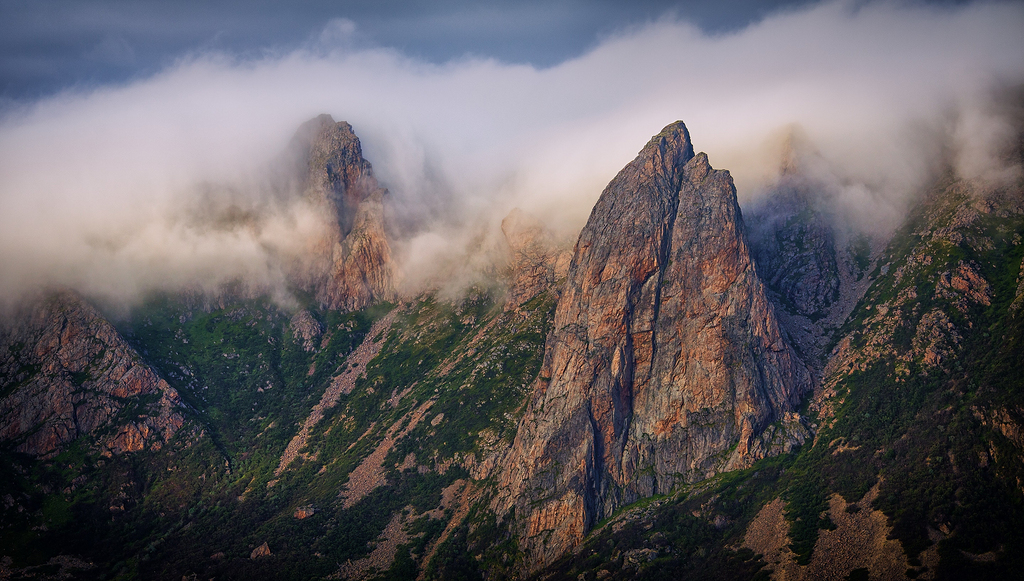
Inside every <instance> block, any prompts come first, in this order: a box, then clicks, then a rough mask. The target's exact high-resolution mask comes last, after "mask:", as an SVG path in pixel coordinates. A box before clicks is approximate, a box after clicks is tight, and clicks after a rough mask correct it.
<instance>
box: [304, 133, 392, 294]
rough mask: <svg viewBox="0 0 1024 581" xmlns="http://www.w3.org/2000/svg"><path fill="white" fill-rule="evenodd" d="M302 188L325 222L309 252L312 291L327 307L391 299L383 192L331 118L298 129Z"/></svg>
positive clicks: (351, 136)
mask: <svg viewBox="0 0 1024 581" xmlns="http://www.w3.org/2000/svg"><path fill="white" fill-rule="evenodd" d="M293 147H296V148H298V149H299V150H301V151H302V154H301V155H302V164H303V171H304V172H305V175H306V178H305V183H304V189H305V191H306V193H307V196H309V197H310V199H311V200H312V201H313V203H314V204H315V205H316V206H317V207H318V208H319V209H320V211H321V212H322V213H323V215H324V216H325V217H326V219H327V222H328V228H327V232H326V234H325V236H324V238H323V239H322V240H320V241H319V242H318V244H317V247H316V248H315V249H314V254H315V261H314V262H315V267H314V268H315V270H316V273H315V274H314V275H313V280H312V286H313V287H314V290H315V292H316V297H317V300H318V301H319V302H320V303H321V305H323V306H324V307H326V308H330V309H342V310H347V311H351V310H358V309H361V308H364V307H366V306H368V305H370V304H372V303H374V302H376V301H380V300H392V299H394V298H395V290H394V272H393V270H392V261H391V247H390V245H389V243H388V239H387V234H386V232H385V227H384V200H385V197H386V196H387V193H388V192H387V190H386V189H385V188H382V187H381V186H380V185H379V184H378V183H377V178H376V177H374V175H373V168H372V167H371V166H370V162H368V161H366V160H365V159H364V158H363V153H362V148H361V146H360V144H359V138H358V137H356V135H355V133H353V131H352V126H351V125H349V124H348V123H345V122H344V121H342V122H338V123H335V122H334V119H332V118H331V116H330V115H320V116H319V117H317V118H315V119H313V120H311V121H308V122H306V123H305V124H303V125H302V127H300V128H299V131H298V132H297V134H296V136H295V139H294V141H293Z"/></svg>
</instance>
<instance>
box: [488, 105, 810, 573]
mask: <svg viewBox="0 0 1024 581" xmlns="http://www.w3.org/2000/svg"><path fill="white" fill-rule="evenodd" d="M809 388H810V376H809V373H808V372H807V370H806V368H805V367H804V365H803V364H802V363H801V362H800V361H799V360H798V359H797V358H796V355H795V353H794V352H793V350H792V348H791V347H790V346H789V344H788V343H787V341H786V339H785V337H784V336H783V335H782V333H781V332H780V330H779V326H778V322H777V321H776V319H775V315H774V312H773V308H772V306H771V304H770V303H769V302H768V300H767V299H766V297H765V292H764V288H763V286H762V284H761V282H760V280H759V279H758V277H757V274H756V269H755V267H754V264H753V261H752V260H751V258H750V254H749V251H748V249H747V245H746V242H745V240H744V235H743V224H742V218H741V217H740V210H739V206H738V205H737V202H736V193H735V189H734V188H733V185H732V179H731V178H730V177H729V175H728V173H727V172H723V171H717V170H714V169H712V168H711V166H710V165H709V164H708V160H707V156H706V155H704V154H699V155H696V156H695V155H694V154H693V148H692V146H691V145H690V139H689V135H688V133H687V131H686V127H685V126H684V125H683V124H682V123H675V124H673V125H670V126H668V127H666V128H665V129H664V130H663V131H662V132H661V133H659V134H658V135H657V136H655V137H654V138H653V139H652V140H651V141H650V142H649V143H648V144H647V146H646V147H644V149H643V150H642V151H641V152H640V154H639V155H638V156H637V158H636V159H635V160H634V161H633V162H631V163H630V164H629V165H627V166H626V167H625V168H624V169H623V170H622V171H621V172H619V174H618V175H617V176H616V177H615V179H614V180H612V182H611V183H610V184H609V185H608V187H607V188H606V189H605V191H604V193H603V194H602V195H601V197H600V199H598V201H597V204H596V206H595V207H594V210H593V212H592V213H591V215H590V219H589V220H588V222H587V225H586V226H585V227H584V228H583V231H582V232H581V233H580V237H579V241H578V242H577V244H576V249H575V251H574V254H573V258H572V263H571V265H570V266H569V272H568V276H567V280H566V283H565V288H564V290H563V291H562V296H561V298H560V299H559V302H558V308H557V310H556V311H555V330H554V332H553V333H552V335H551V337H550V338H549V340H548V348H547V350H546V352H545V360H544V366H543V367H542V369H541V374H540V379H539V380H538V382H537V384H536V385H535V387H534V394H533V395H532V396H531V401H530V404H529V408H528V409H527V412H526V415H525V416H524V418H523V420H522V421H521V423H520V426H519V430H518V432H517V434H516V439H515V442H514V444H513V448H512V450H511V452H510V454H509V457H508V458H507V460H506V463H507V465H508V466H509V467H510V468H509V470H507V471H506V472H505V473H504V474H503V475H502V476H501V480H502V485H503V486H505V487H507V488H508V489H509V490H508V492H507V494H508V498H509V500H508V501H507V504H509V505H514V506H515V507H516V509H517V513H516V514H517V516H518V517H519V518H521V519H524V520H525V521H526V525H525V531H524V532H523V538H524V541H525V548H526V550H527V551H528V553H530V555H531V557H532V558H535V559H536V562H537V563H538V564H543V563H546V562H549V561H550V560H552V559H553V558H555V557H557V556H559V555H561V554H563V553H564V552H565V551H566V550H568V549H571V548H572V547H574V546H575V545H577V544H578V543H579V542H580V541H581V540H582V538H583V536H584V535H585V534H586V533H587V532H588V531H589V530H590V529H591V528H592V527H593V525H594V523H595V522H597V521H598V520H600V519H602V518H605V517H608V516H611V515H612V514H613V513H614V512H615V510H616V509H617V508H619V507H620V506H623V505H625V504H629V503H632V502H635V501H636V500H638V499H641V498H645V497H649V496H651V495H653V494H664V493H666V492H669V491H671V490H672V489H674V488H675V487H676V486H677V485H679V484H682V483H689V482H695V481H698V480H704V479H706V478H708V477H710V476H712V475H714V474H715V473H717V472H720V471H722V470H729V469H735V468H739V467H745V466H748V465H749V464H750V463H752V462H753V461H754V460H757V459H759V458H762V457H764V456H765V455H766V454H768V453H769V452H770V451H771V450H773V448H776V449H777V451H778V450H781V449H783V448H784V447H788V446H791V445H792V443H793V442H789V441H786V442H784V443H783V442H773V436H775V431H774V430H772V431H770V432H769V433H767V434H766V433H765V432H766V430H767V429H768V428H769V426H770V425H771V424H773V423H775V422H780V423H781V422H782V420H783V419H784V418H786V414H787V412H793V410H794V409H795V407H796V405H797V404H798V403H799V401H800V396H801V395H802V394H803V393H804V392H806V391H807V390H808V389H809ZM790 423H792V424H794V425H795V426H799V425H800V424H799V422H798V421H795V420H791V421H790ZM762 436H764V437H763V438H762ZM787 437H789V438H793V439H794V442H796V443H800V442H802V440H803V438H804V437H805V435H803V434H801V433H800V431H799V430H798V431H796V432H795V433H794V434H791V435H790V434H787Z"/></svg>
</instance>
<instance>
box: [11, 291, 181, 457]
mask: <svg viewBox="0 0 1024 581" xmlns="http://www.w3.org/2000/svg"><path fill="white" fill-rule="evenodd" d="M0 378H2V381H0V385H3V397H2V398H0V440H5V441H8V442H11V443H13V444H14V449H15V450H17V451H18V452H23V453H27V454H32V455H35V456H43V457H49V456H52V455H54V454H55V453H57V452H58V451H59V450H60V449H61V448H62V447H64V446H65V445H66V444H68V443H69V442H71V441H72V440H74V439H76V438H78V437H79V436H82V435H85V434H91V433H95V432H98V431H100V430H102V431H103V432H105V433H106V435H105V436H103V437H102V438H101V440H100V443H99V446H100V449H101V451H102V452H103V453H105V454H110V453H113V454H119V453H123V452H134V451H138V450H142V449H143V448H146V447H152V448H156V449H159V447H160V446H162V445H163V444H164V443H165V442H166V441H167V440H169V439H170V438H171V436H173V435H174V433H175V432H176V431H177V430H178V429H179V428H180V427H181V426H182V424H183V422H184V418H183V417H182V415H181V410H180V405H181V399H180V398H179V396H178V393H177V391H175V390H174V389H173V388H172V387H171V386H169V385H168V384H167V382H165V381H164V380H163V379H161V378H160V377H159V376H157V374H156V373H155V372H154V371H153V369H152V368H151V367H149V366H148V365H146V364H145V363H143V362H142V360H141V358H140V357H139V354H138V353H136V352H135V350H133V349H132V348H131V347H130V346H129V345H128V344H127V343H126V342H125V341H124V339H122V338H121V336H120V335H119V334H118V333H117V331H116V330H115V329H114V327H113V326H112V325H111V324H110V323H108V322H107V321H106V320H105V319H103V318H102V317H101V316H100V315H99V314H98V313H96V311H95V310H94V309H93V308H92V307H90V306H89V305H87V304H86V303H84V302H83V301H82V300H81V299H79V298H78V297H77V296H75V295H73V294H71V293H68V292H62V293H59V294H56V295H54V296H52V297H50V298H48V299H46V300H43V301H40V302H39V303H38V304H36V305H35V306H34V307H33V308H32V309H31V311H30V312H29V313H27V314H26V316H24V317H22V318H20V319H19V320H18V321H17V323H16V324H15V325H13V326H12V327H11V328H9V329H6V330H0ZM127 408H136V412H135V413H132V414H130V415H125V416H124V417H122V411H126V409H127ZM139 410H141V411H139Z"/></svg>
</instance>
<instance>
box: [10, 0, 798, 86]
mask: <svg viewBox="0 0 1024 581" xmlns="http://www.w3.org/2000/svg"><path fill="white" fill-rule="evenodd" d="M808 3H809V0H767V1H765V0H725V1H719V2H697V1H685V0H684V1H671V0H633V1H632V2H621V1H612V0H525V1H511V0H490V1H480V2H467V1H464V0H434V1H416V0H346V1H341V2H337V1H334V2H332V1H329V0H309V1H296V2H278V1H271V0H255V1H242V0H223V1H214V2H211V1H204V0H178V1H158V0H141V1H140V0H134V1H128V0H89V1H83V0H77V1H74V0H0V99H15V100H25V99H33V98H36V97H40V96H43V95H47V94H51V93H53V92H56V91H59V90H61V89H64V88H68V87H74V86H79V87H80V86H82V85H85V86H89V85H94V84H100V83H109V82H119V81H126V80H130V79H133V78H137V77H139V76H146V75H149V74H152V73H153V72H156V71H158V70H160V69H161V68H163V67H165V66H167V65H168V64H170V63H172V62H173V61H174V60H175V59H176V58H179V57H181V56H183V55H186V54H189V53H194V52H197V51H198V52H205V51H210V50H216V51H224V52H228V53H231V54H237V55H241V56H259V55H261V54H263V53H264V52H265V51H288V50H293V49H295V48H299V47H302V46H303V45H304V44H307V43H309V42H310V41H311V39H313V38H315V37H316V36H317V35H318V34H319V33H320V31H321V30H322V29H323V27H324V25H325V24H326V23H327V22H329V21H330V20H331V19H335V18H345V19H348V20H351V21H352V22H354V23H355V25H356V31H357V34H356V38H357V39H359V42H360V43H361V44H363V45H368V46H383V47H391V48H395V49H398V50H400V51H402V52H403V53H405V54H406V55H409V56H412V57H416V58H420V59H424V60H427V61H431V62H444V61H447V60H450V59H453V58H459V57H463V56H466V55H473V56H485V57H494V58H497V59H500V60H502V61H506V62H516V63H530V64H533V65H535V66H540V67H543V66H548V65H552V64H556V63H558V62H561V61H563V60H565V59H567V58H570V57H573V56H577V55H579V54H581V53H582V52H584V51H586V50H587V49H588V48H590V47H592V46H593V45H594V44H596V43H597V42H598V41H599V40H600V39H601V38H604V37H605V36H607V35H609V34H612V33H614V32H616V31H619V30H622V29H625V28H629V27H630V26H635V25H640V24H643V23H645V22H649V21H651V20H655V19H658V18H661V17H665V16H668V17H674V18H679V19H683V20H688V21H690V22H693V23H694V24H696V25H698V26H700V27H701V28H702V29H704V30H705V31H708V32H723V31H729V30H734V29H738V28H742V27H743V26H745V25H747V24H749V23H750V22H752V21H755V20H758V19H760V18H762V17H764V16H765V15H766V14H768V13H770V12H773V11H777V10H785V9H788V8H793V7H798V6H802V5H805V4H808Z"/></svg>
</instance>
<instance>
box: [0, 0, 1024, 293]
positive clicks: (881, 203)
mask: <svg viewBox="0 0 1024 581" xmlns="http://www.w3.org/2000/svg"><path fill="white" fill-rule="evenodd" d="M1022 30H1024V5H1022V4H1020V3H974V4H969V5H965V6H960V7H934V6H924V5H919V4H913V3H892V2H869V3H863V2H829V3H823V4H818V5H815V6H811V7H809V8H802V9H799V10H793V11H787V12H782V13H776V14H774V15H771V16H769V17H767V18H765V19H763V20H761V21H759V22H757V23H754V24H752V25H750V26H748V27H746V28H744V29H742V30H739V31H736V32H731V33H727V34H716V35H709V34H705V33H703V32H702V31H701V30H700V29H698V28H697V27H695V26H693V25H691V24H689V23H687V22H685V21H680V20H677V19H675V18H673V17H671V16H666V17H664V18H662V19H661V20H657V21H653V22H650V23H648V24H646V25H644V26H640V27H634V28H630V29H626V30H621V31H619V32H617V33H616V34H614V35H612V36H609V37H607V38H604V39H601V40H600V41H599V42H598V43H597V44H596V45H595V46H594V47H593V48H592V49H591V50H589V51H587V52H586V53H585V54H582V55H580V56H578V57H576V58H572V59H569V60H567V61H565V62H562V63H560V64H557V65H555V66H551V67H547V68H537V67H533V66H529V65H522V64H508V63H503V62H499V61H497V60H494V59H487V58H473V57H466V58H462V59H456V60H453V61H449V62H447V63H444V64H440V65H438V64H430V63H427V62H423V61H420V60H417V59H415V58H411V57H409V56H406V55H404V54H402V53H401V52H399V51H397V50H394V49H390V48H387V47H379V46H370V45H367V44H366V43H365V41H364V40H363V39H362V37H361V36H360V34H359V31H358V27H357V26H356V25H355V24H354V23H352V22H350V21H345V20H339V21H332V22H328V23H325V25H324V27H323V29H322V30H321V31H318V32H317V33H316V34H314V35H312V36H311V38H310V40H309V42H308V43H307V44H306V45H305V46H304V47H303V48H302V49H300V50H294V51H289V52H272V51H271V52H267V53H264V54H262V55H260V56H259V57H255V58H253V57H239V56H237V55H232V54H226V53H221V52H197V53H192V54H189V55H187V56H185V57H183V58H181V59H180V60H179V61H178V62H176V63H175V64H174V65H173V66H170V67H169V68H167V69H165V70H163V71H161V72H159V73H158V74H156V75H153V76H149V77H146V78H142V79H138V80H135V81H132V82H128V83H123V84H118V85H108V86H96V87H76V88H72V89H68V90H66V91H64V92H61V93H59V94H56V95H52V96H50V97H47V98H45V99H41V100H37V101H32V102H21V103H17V104H15V105H10V106H7V107H6V108H5V110H4V111H3V114H2V117H0V297H2V298H0V302H11V301H14V300H16V299H17V298H18V297H21V296H23V295H24V294H25V293H27V292H31V291H33V290H34V289H38V288H40V287H44V286H45V287H54V286H65V287H70V288H74V289H77V290H79V291H80V292H82V293H84V294H87V295H90V296H96V297H100V298H103V299H105V300H109V301H117V302H122V303H131V302H133V301H136V300H138V299H139V297H141V296H144V295H145V294H146V293H148V292H151V291H155V290H169V291H176V290H183V289H200V290H204V291H209V292H215V291H216V289H217V288H219V287H220V286H222V285H224V284H228V283H231V282H234V281H242V282H243V283H244V284H246V285H250V286H252V287H253V288H260V289H267V291H268V292H271V293H272V295H274V296H275V297H278V300H280V301H281V302H282V303H287V288H286V286H287V285H286V277H285V274H284V273H285V272H286V271H287V270H288V267H289V265H290V264H292V263H293V262H294V261H297V260H301V257H302V253H303V251H304V249H305V248H306V247H307V244H308V243H309V241H310V240H313V239H315V238H316V237H317V236H318V235H319V232H320V231H321V228H323V221H322V219H321V218H320V217H319V216H317V215H316V213H315V212H314V211H313V210H312V209H311V208H310V207H309V206H308V205H307V204H306V202H305V201H304V199H303V197H302V195H301V194H302V193H301V192H299V191H297V190H296V189H295V188H293V187H288V186H287V185H283V184H288V183H291V182H289V181H288V180H287V179H285V178H286V177H287V176H285V177H284V178H283V177H282V176H280V175H278V174H279V172H280V171H281V170H280V164H279V163H278V162H277V160H279V159H280V157H281V155H282V153H283V151H284V150H285V148H286V147H287V144H288V142H289V140H290V139H291V137H292V135H293V134H294V132H295V130H296V129H297V128H298V126H299V125H300V124H301V123H302V122H304V121H306V120H308V119H310V118H312V117H314V116H315V115H317V114H320V113H329V114H331V115H333V116H334V118H335V119H337V120H346V121H348V122H350V123H351V124H352V126H353V128H354V129H355V131H356V133H357V135H358V136H359V137H360V139H361V141H362V145H363V152H364V155H365V157H366V158H367V159H368V160H369V161H370V162H371V163H372V164H373V167H374V170H375V173H376V174H377V177H378V179H379V181H380V182H381V183H382V185H384V186H385V187H387V188H388V189H389V190H390V192H391V205H390V207H389V212H390V214H389V216H390V219H391V221H392V229H393V231H394V234H395V236H396V240H395V243H394V244H395V246H396V250H397V252H396V254H397V256H398V259H399V262H400V264H399V267H400V268H402V269H403V271H404V272H405V276H404V280H405V282H404V283H403V289H404V290H405V291H406V292H409V293H412V292H416V291H417V290H418V289H421V288H423V287H424V286H425V285H429V284H430V280H431V272H434V271H437V270H439V269H445V268H448V269H450V268H456V266H454V265H462V268H463V269H465V268H470V269H471V270H474V271H478V270H480V269H482V268H485V264H486V259H485V258H482V257H484V256H489V255H490V254H491V251H490V250H489V249H490V248H492V247H493V246H494V244H495V239H496V238H495V237H496V236H499V235H500V231H499V229H498V224H499V223H500V220H501V218H502V217H503V216H504V215H506V214H507V212H508V211H510V210H511V209H512V208H513V207H520V208H522V209H524V210H526V211H527V212H530V213H532V214H534V215H536V216H539V217H540V218H541V219H542V220H544V222H545V223H546V224H547V225H548V226H549V227H550V228H552V230H553V231H555V233H556V234H557V235H558V236H560V237H562V238H563V239H566V240H571V239H572V238H573V236H574V235H575V233H576V232H578V230H579V228H581V227H582V225H583V224H584V223H585V221H586V218H587V216H588V215H589V213H590V209H591V207H592V206H593V204H594V202H595V201H596V200H597V197H598V196H599V195H600V193H601V191H602V189H603V188H604V186H605V185H606V184H607V182H608V181H609V180H610V179H611V178H612V177H614V175H615V173H616V172H617V171H618V170H619V169H621V168H622V166H624V165H625V164H626V163H628V162H629V161H630V160H631V159H632V158H633V157H635V155H636V153H637V151H639V150H640V149H641V148H642V147H643V145H644V144H645V143H646V142H647V140H648V139H649V138H650V136H651V135H654V134H655V133H657V132H658V131H659V130H660V129H661V128H662V127H663V126H665V125H667V124H668V123H670V122H672V121H675V120H676V119H681V120H683V121H684V122H685V123H686V125H687V127H688V128H689V131H690V135H691V137H692V140H693V143H694V147H695V150H697V151H705V152H707V153H708V155H709V159H710V161H711V163H712V165H713V166H715V167H716V168H723V169H728V170H730V171H731V173H732V175H733V177H734V178H735V181H736V185H737V191H738V196H739V198H740V201H741V204H749V203H751V202H752V201H753V200H755V199H756V198H757V197H758V196H760V195H763V192H765V191H766V190H768V189H770V187H771V185H772V184H773V183H774V181H775V180H776V179H777V178H778V175H779V167H780V162H781V159H782V157H783V155H784V153H783V151H782V149H783V144H784V143H787V142H790V141H791V140H788V138H787V136H789V135H792V134H793V133H794V131H796V132H798V133H799V135H800V136H801V137H800V143H801V144H803V145H802V147H803V148H804V149H803V150H802V151H806V152H809V153H808V159H812V160H813V164H812V166H811V167H813V171H814V172H815V179H817V180H825V181H828V182H829V183H831V184H834V188H832V189H833V191H835V192H838V194H836V196H837V197H838V199H839V200H840V202H841V205H842V207H843V208H846V215H848V216H849V217H850V218H849V219H850V220H851V221H852V222H854V223H856V225H858V227H861V228H864V229H876V230H884V229H886V228H892V227H893V226H894V225H895V224H897V223H898V222H899V221H900V219H901V218H902V216H903V214H904V212H905V211H906V208H907V204H908V203H909V202H910V201H911V200H912V199H914V197H915V196H917V195H919V194H920V191H921V189H922V188H923V187H924V186H925V185H926V184H927V183H928V181H929V180H930V179H931V178H933V177H934V176H935V174H936V172H938V171H940V170H941V168H942V167H943V164H951V165H952V167H954V168H955V169H956V171H957V172H958V173H959V174H960V175H961V176H962V177H965V178H969V179H978V180H989V181H992V180H995V181H999V180H1004V181H1005V180H1007V179H1019V176H1020V168H1018V167H1015V166H1012V165H1009V164H1008V162H1007V161H1006V157H1005V156H1004V155H1003V154H1004V153H1005V150H1006V148H1007V147H1008V146H1009V144H1011V143H1012V142H1013V141H1014V140H1015V136H1016V135H1017V131H1018V130H1019V128H1018V127H1016V126H1015V125H1013V120H1012V119H1011V116H1010V115H1008V114H1007V113H1006V108H1005V107H1004V106H1003V103H1002V102H1000V101H999V100H998V99H997V95H1002V94H1006V91H1005V89H1006V88H1012V87H1016V86H1018V85H1021V84H1022V83H1024V35H1022V34H1021V31H1022ZM467 257H468V258H467ZM466 265H470V267H466ZM471 278H472V276H471V274H467V273H466V272H463V273H461V274H460V280H469V279H471Z"/></svg>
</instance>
